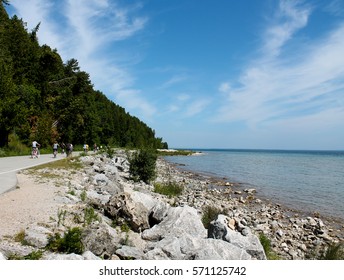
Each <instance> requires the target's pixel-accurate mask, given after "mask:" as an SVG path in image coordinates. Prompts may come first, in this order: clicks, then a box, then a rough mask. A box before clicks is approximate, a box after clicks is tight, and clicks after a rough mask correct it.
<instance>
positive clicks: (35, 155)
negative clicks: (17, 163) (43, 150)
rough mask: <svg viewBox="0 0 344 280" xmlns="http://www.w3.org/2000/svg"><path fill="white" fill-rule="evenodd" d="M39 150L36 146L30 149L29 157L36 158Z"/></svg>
mask: <svg viewBox="0 0 344 280" xmlns="http://www.w3.org/2000/svg"><path fill="white" fill-rule="evenodd" d="M38 156H39V152H38V148H37V147H33V148H32V151H31V158H38Z"/></svg>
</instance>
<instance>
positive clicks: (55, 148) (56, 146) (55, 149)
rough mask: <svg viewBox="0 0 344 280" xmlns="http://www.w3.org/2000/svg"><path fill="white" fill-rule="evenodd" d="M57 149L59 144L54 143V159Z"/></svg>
mask: <svg viewBox="0 0 344 280" xmlns="http://www.w3.org/2000/svg"><path fill="white" fill-rule="evenodd" d="M58 147H59V144H57V143H56V142H55V143H54V144H53V154H54V158H56V155H57V148H58Z"/></svg>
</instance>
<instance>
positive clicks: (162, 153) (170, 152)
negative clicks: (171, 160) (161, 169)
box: [158, 149, 195, 156]
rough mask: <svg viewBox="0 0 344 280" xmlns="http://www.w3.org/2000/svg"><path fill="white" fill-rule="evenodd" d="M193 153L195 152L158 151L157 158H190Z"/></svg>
mask: <svg viewBox="0 0 344 280" xmlns="http://www.w3.org/2000/svg"><path fill="white" fill-rule="evenodd" d="M194 153H195V152H193V151H188V150H161V149H159V150H158V155H159V156H190V155H192V154H194Z"/></svg>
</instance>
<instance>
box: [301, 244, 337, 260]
mask: <svg viewBox="0 0 344 280" xmlns="http://www.w3.org/2000/svg"><path fill="white" fill-rule="evenodd" d="M306 259H310V260H344V243H331V244H329V245H328V246H327V247H326V248H325V249H323V250H312V251H309V252H308V254H306Z"/></svg>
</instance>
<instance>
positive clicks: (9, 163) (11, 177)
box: [0, 154, 66, 195]
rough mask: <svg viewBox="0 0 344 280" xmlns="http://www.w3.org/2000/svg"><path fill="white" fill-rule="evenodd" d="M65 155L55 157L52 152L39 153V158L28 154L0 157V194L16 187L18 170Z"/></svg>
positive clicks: (61, 157)
mask: <svg viewBox="0 0 344 280" xmlns="http://www.w3.org/2000/svg"><path fill="white" fill-rule="evenodd" d="M65 157H66V155H65V154H64V155H62V154H58V155H57V156H56V158H54V156H53V154H45V155H40V156H39V158H31V157H30V156H18V157H5V158H0V195H1V194H3V193H5V192H7V191H10V190H12V189H14V188H15V187H16V185H17V175H16V174H17V172H18V171H20V170H23V169H27V168H30V167H34V166H37V165H41V164H45V163H48V162H52V161H56V160H59V159H63V158H65Z"/></svg>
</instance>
